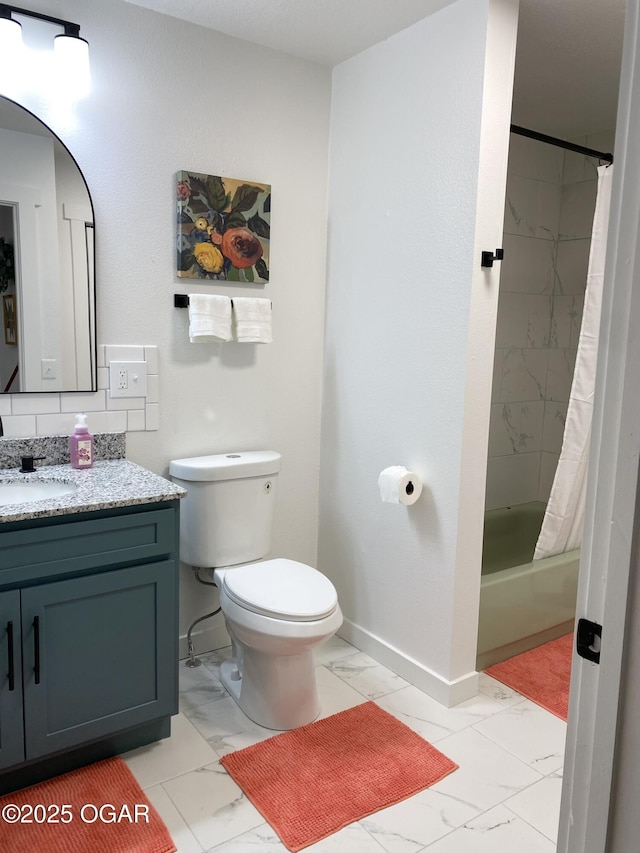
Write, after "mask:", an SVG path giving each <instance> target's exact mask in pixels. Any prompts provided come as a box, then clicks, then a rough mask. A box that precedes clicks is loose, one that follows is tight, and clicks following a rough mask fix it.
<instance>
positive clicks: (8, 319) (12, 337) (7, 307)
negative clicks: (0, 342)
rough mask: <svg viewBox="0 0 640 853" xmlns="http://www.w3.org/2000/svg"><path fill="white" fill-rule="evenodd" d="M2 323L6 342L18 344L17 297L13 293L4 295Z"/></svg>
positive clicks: (11, 344)
mask: <svg viewBox="0 0 640 853" xmlns="http://www.w3.org/2000/svg"><path fill="white" fill-rule="evenodd" d="M2 323H3V325H4V342H5V344H8V345H9V346H14V347H15V346H17V344H18V335H17V328H18V327H17V324H16V298H15V296H14V295H13V294H8V295H7V296H3V297H2Z"/></svg>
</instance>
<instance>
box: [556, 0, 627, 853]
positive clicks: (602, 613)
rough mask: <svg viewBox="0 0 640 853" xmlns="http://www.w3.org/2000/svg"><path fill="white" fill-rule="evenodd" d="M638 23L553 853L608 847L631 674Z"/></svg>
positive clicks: (617, 179)
mask: <svg viewBox="0 0 640 853" xmlns="http://www.w3.org/2000/svg"><path fill="white" fill-rule="evenodd" d="M639 25H640V0H627V6H626V18H625V39H624V50H623V57H622V68H621V78H620V79H621V82H620V94H619V100H618V119H617V126H616V145H615V166H614V169H615V173H614V176H613V187H612V200H611V213H610V219H609V230H608V241H607V255H606V263H605V285H604V298H603V306H602V320H601V327H600V344H599V355H598V366H597V375H596V398H595V406H594V420H593V427H592V429H593V432H592V440H591V458H590V465H589V481H588V490H587V504H586V511H585V529H584V536H583V543H582V555H581V565H580V580H579V587H578V600H577V609H576V617H577V618H580V617H586V618H588V619H590V620H592V621H595V622H598V623H599V624H601V625H602V626H603V631H602V634H603V636H602V649H601V656H600V664H599V665H597V664H594V663H589V662H588V661H586V660H584V659H582V658H580V657H578V656H577V655H576V654H575V653H574V658H573V666H572V674H571V693H570V703H569V719H568V726H567V741H566V751H565V770H564V779H563V790H562V802H561V809H560V828H559V837H558V848H557V849H558V853H603V851H604V850H605V849H608V848H607V846H606V845H607V834H608V826H609V819H610V815H611V807H612V806H613V803H614V798H615V788H614V784H613V783H614V780H615V776H616V769H617V761H616V756H615V746H616V739H617V736H618V732H619V729H618V704H619V701H620V697H621V696H623V695H624V690H625V684H626V683H627V680H628V679H629V675H632V673H629V672H626V671H624V670H623V659H624V655H625V646H626V640H625V622H626V620H627V599H628V591H629V578H630V573H631V569H632V567H633V565H634V562H635V555H634V553H633V536H634V528H635V526H636V494H637V487H638V461H639V459H640V429H639V427H640V394H639V393H638V387H640V336H638V334H637V331H636V330H638V329H640V285H638V283H639V282H640V239H639V236H640V182H638V177H639V176H640V147H639V146H638V144H637V140H638V138H640V79H639V75H638V73H637V67H638V64H639V63H640V29H639ZM634 279H635V282H636V286H635V288H634ZM638 520H639V521H640V518H639V519H638ZM631 615H632V614H631ZM630 621H631V620H630ZM628 817H629V818H631V819H633V815H629V816H628Z"/></svg>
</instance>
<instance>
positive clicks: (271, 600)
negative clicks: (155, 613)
mask: <svg viewBox="0 0 640 853" xmlns="http://www.w3.org/2000/svg"><path fill="white" fill-rule="evenodd" d="M213 576H214V580H215V582H216V583H217V585H218V587H219V589H220V605H221V607H222V613H223V615H224V618H225V622H226V625H227V630H228V632H229V636H230V637H231V642H232V651H233V657H232V659H231V660H228V661H225V662H224V663H223V664H222V666H221V668H220V679H221V681H222V683H223V685H224V687H225V688H226V689H227V691H228V692H229V693H230V694H231V695H232V697H233V698H234V699H235V701H236V702H237V703H238V705H239V706H240V708H241V709H242V710H243V711H244V713H245V714H246V715H247V717H249V718H250V719H252V720H253V721H254V722H256V723H258V724H259V725H261V726H264V727H265V728H268V729H277V730H281V731H282V730H286V729H293V728H297V727H298V726H304V725H306V724H307V723H310V722H312V721H313V720H315V718H316V717H317V716H318V714H319V712H320V705H319V702H318V693H317V688H316V679H315V663H314V659H313V650H314V648H315V647H316V646H318V645H320V644H321V643H323V642H325V640H328V639H329V637H332V636H333V634H335V632H336V631H337V630H338V628H339V627H340V625H341V624H342V618H343V617H342V612H341V610H340V607H339V605H338V599H337V596H336V592H335V589H334V587H333V584H331V582H330V581H329V580H328V579H327V578H326V577H325V576H324V575H322V574H320V572H317V571H316V570H315V569H313V568H311V566H307V565H305V564H304V563H298V562H295V561H294V560H286V559H277V560H266V561H265V562H263V563H253V564H248V565H246V566H242V567H240V568H233V569H216V570H215V571H214V575H213Z"/></svg>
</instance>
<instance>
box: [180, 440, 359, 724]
mask: <svg viewBox="0 0 640 853" xmlns="http://www.w3.org/2000/svg"><path fill="white" fill-rule="evenodd" d="M280 458H281V457H280V454H279V453H276V452H274V451H267V450H265V451H250V452H245V453H222V454H216V455H212V456H195V457H192V458H190V459H175V460H173V461H172V462H171V463H170V465H169V473H170V475H171V479H172V480H173V481H174V482H176V483H178V484H179V485H181V486H183V487H184V488H185V489H186V490H187V495H186V497H185V498H184V499H183V500H182V501H181V509H180V559H181V560H182V561H183V562H185V563H187V564H188V565H190V566H194V567H197V568H212V569H213V570H214V572H213V579H214V581H215V583H216V585H217V586H218V589H219V590H220V606H221V608H222V613H223V615H224V618H225V623H226V626H227V630H228V632H229V636H230V637H231V645H232V658H231V660H228V661H225V662H223V664H222V665H221V667H220V678H221V681H222V683H223V685H224V687H225V688H226V690H227V691H228V692H229V693H230V695H231V696H232V697H233V698H234V699H235V701H236V702H237V703H238V705H239V706H240V708H241V709H242V711H244V713H245V714H246V715H247V717H249V718H250V719H252V720H253V721H254V722H256V723H258V724H259V725H261V726H264V727H266V728H268V729H277V730H280V731H283V730H287V729H295V728H297V727H298V726H304V725H306V724H307V723H310V722H312V720H315V718H316V717H317V716H318V714H319V712H320V706H319V702H318V693H317V688H316V680H315V666H314V660H313V649H314V648H315V647H316V646H319V645H320V644H321V643H323V642H325V641H326V640H328V639H329V638H330V637H332V636H333V635H334V634H335V632H336V631H337V630H338V628H339V627H340V625H341V624H342V612H341V610H340V605H339V604H338V596H337V593H336V590H335V587H334V586H333V584H332V583H331V581H330V580H329V579H328V578H327V577H325V576H324V575H323V574H321V573H320V572H319V571H317V570H316V569H313V568H312V567H311V566H307V565H305V564H304V563H298V562H296V561H295V560H289V559H286V558H277V559H272V560H263V557H265V556H266V555H267V554H268V553H269V551H270V550H271V533H272V526H273V510H274V504H275V498H276V483H277V478H278V472H279V470H280Z"/></svg>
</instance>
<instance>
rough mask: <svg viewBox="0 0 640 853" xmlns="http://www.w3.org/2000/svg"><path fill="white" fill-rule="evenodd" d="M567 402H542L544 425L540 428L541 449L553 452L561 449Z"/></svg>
mask: <svg viewBox="0 0 640 853" xmlns="http://www.w3.org/2000/svg"><path fill="white" fill-rule="evenodd" d="M567 406H568V404H567V403H559V402H553V401H551V402H548V403H545V404H544V426H543V429H542V450H544V451H546V452H548V453H555V454H556V456H557V455H558V454H559V453H560V451H561V450H562V438H563V436H564V425H565V422H566V420H567Z"/></svg>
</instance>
